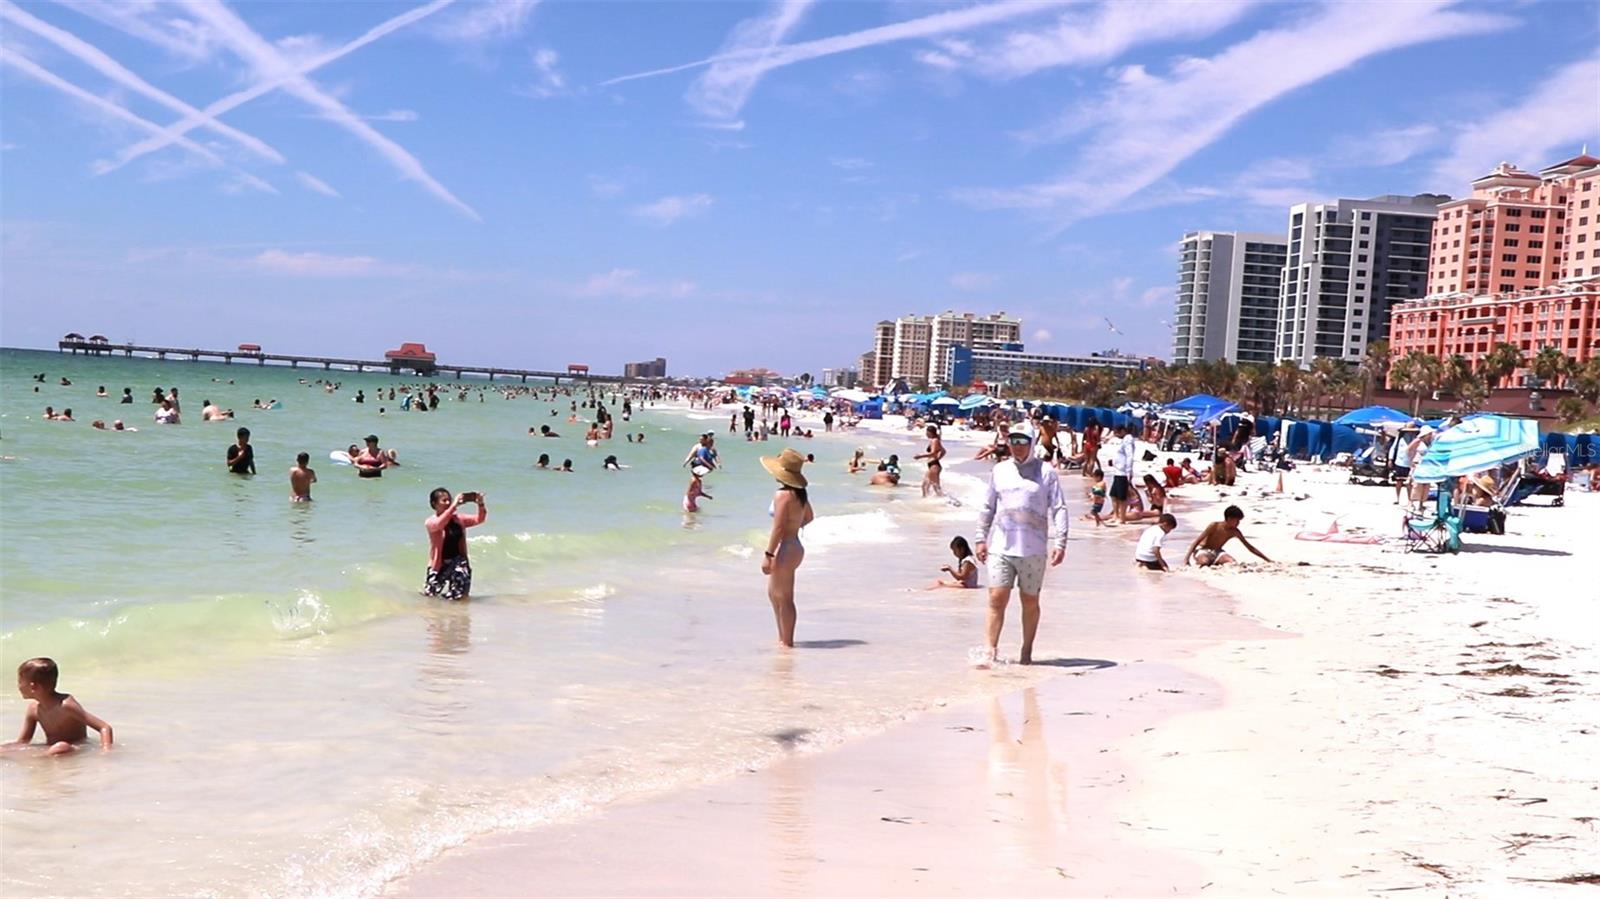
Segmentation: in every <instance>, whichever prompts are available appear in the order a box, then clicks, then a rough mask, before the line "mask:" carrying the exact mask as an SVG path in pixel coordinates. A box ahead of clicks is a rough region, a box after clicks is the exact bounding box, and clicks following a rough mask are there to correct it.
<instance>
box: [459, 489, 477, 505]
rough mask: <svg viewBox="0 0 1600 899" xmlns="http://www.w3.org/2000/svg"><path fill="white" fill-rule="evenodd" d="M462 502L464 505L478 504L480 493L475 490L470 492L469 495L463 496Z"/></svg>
mask: <svg viewBox="0 0 1600 899" xmlns="http://www.w3.org/2000/svg"><path fill="white" fill-rule="evenodd" d="M461 501H462V502H464V503H475V502H477V501H478V492H477V491H476V490H473V491H470V492H468V493H463V494H461Z"/></svg>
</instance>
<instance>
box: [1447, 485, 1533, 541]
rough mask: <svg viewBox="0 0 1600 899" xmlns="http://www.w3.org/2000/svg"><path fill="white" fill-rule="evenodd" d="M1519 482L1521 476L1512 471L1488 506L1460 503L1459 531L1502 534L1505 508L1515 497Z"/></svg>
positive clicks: (1504, 529)
mask: <svg viewBox="0 0 1600 899" xmlns="http://www.w3.org/2000/svg"><path fill="white" fill-rule="evenodd" d="M1521 481H1522V477H1521V475H1519V474H1518V473H1517V472H1515V471H1512V472H1510V473H1509V474H1508V475H1507V476H1506V479H1505V482H1504V483H1502V484H1501V485H1500V489H1499V490H1497V491H1495V496H1494V499H1493V501H1491V502H1490V503H1489V504H1488V505H1478V504H1473V503H1462V504H1461V506H1460V510H1461V529H1462V530H1463V531H1466V532H1467V533H1469V534H1504V533H1505V532H1506V506H1508V505H1510V504H1511V498H1512V497H1513V496H1515V495H1516V491H1517V485H1518V484H1520V483H1521Z"/></svg>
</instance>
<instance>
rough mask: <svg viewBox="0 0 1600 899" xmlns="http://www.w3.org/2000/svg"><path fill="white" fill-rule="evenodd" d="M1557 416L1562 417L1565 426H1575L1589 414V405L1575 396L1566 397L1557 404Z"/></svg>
mask: <svg viewBox="0 0 1600 899" xmlns="http://www.w3.org/2000/svg"><path fill="white" fill-rule="evenodd" d="M1556 414H1557V415H1560V416H1561V421H1562V423H1563V424H1569V425H1570V424H1575V423H1577V422H1580V421H1582V420H1583V417H1584V416H1585V415H1588V414H1589V404H1588V403H1585V402H1584V401H1583V400H1581V399H1579V398H1577V397H1575V396H1564V397H1562V398H1561V402H1559V403H1556Z"/></svg>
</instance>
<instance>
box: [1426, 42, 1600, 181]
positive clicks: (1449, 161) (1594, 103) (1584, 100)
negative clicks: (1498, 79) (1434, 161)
mask: <svg viewBox="0 0 1600 899" xmlns="http://www.w3.org/2000/svg"><path fill="white" fill-rule="evenodd" d="M1596 135H1600V55H1596V56H1590V57H1588V58H1586V59H1580V60H1578V61H1577V62H1572V63H1568V64H1566V65H1564V66H1562V67H1561V68H1559V69H1557V70H1555V72H1553V73H1551V75H1550V77H1549V78H1547V79H1545V80H1544V81H1543V82H1542V83H1540V84H1539V85H1538V86H1537V87H1535V88H1534V89H1533V90H1532V91H1530V92H1527V93H1524V94H1523V95H1521V102H1519V103H1517V104H1515V105H1513V106H1510V107H1507V108H1505V109H1501V110H1499V111H1498V112H1495V113H1493V114H1490V115H1486V116H1483V117H1481V118H1477V119H1475V120H1474V121H1473V123H1472V127H1470V128H1468V129H1466V130H1464V131H1462V132H1461V134H1460V136H1459V137H1457V138H1456V140H1455V142H1454V144H1452V146H1451V148H1450V155H1449V156H1447V157H1445V159H1443V160H1442V161H1441V162H1440V163H1439V164H1438V165H1437V166H1436V167H1435V168H1434V178H1435V180H1436V181H1438V182H1439V183H1440V184H1442V185H1446V186H1448V187H1449V188H1450V190H1449V192H1450V193H1455V192H1457V191H1459V190H1463V189H1464V186H1465V185H1466V184H1468V183H1469V182H1471V181H1472V179H1474V178H1481V177H1483V175H1484V174H1485V173H1487V172H1488V171H1489V170H1490V169H1493V168H1494V167H1495V165H1496V164H1498V163H1500V162H1503V161H1506V162H1515V163H1520V164H1521V165H1522V166H1523V168H1529V169H1537V168H1538V167H1540V166H1544V165H1548V164H1550V163H1552V162H1557V161H1559V160H1561V159H1565V158H1568V157H1570V156H1576V155H1577V152H1578V149H1579V148H1580V145H1581V144H1583V143H1586V142H1591V141H1593V140H1594V139H1595V136H1596ZM1591 149H1592V147H1591Z"/></svg>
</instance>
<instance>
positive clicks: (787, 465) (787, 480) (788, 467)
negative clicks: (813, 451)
mask: <svg viewBox="0 0 1600 899" xmlns="http://www.w3.org/2000/svg"><path fill="white" fill-rule="evenodd" d="M804 464H806V457H805V456H802V455H800V454H799V453H798V452H796V451H794V450H792V449H786V450H784V451H783V452H781V453H779V454H778V455H776V456H762V457H761V465H762V467H764V468H766V470H767V472H768V473H769V474H771V475H772V476H773V477H775V478H777V479H778V483H780V484H783V485H784V486H786V487H801V488H803V487H805V485H806V476H805V475H803V474H801V473H800V466H802V465H804Z"/></svg>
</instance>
